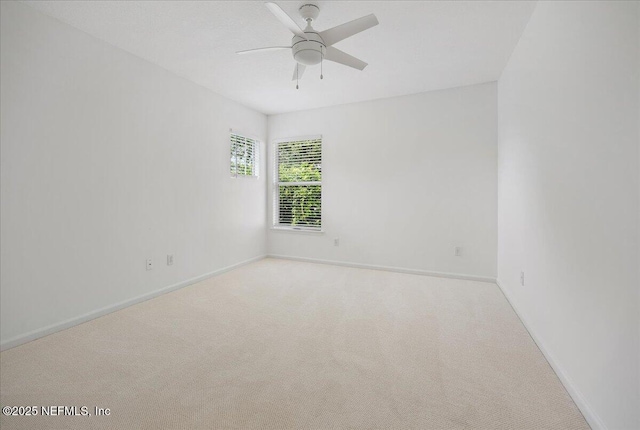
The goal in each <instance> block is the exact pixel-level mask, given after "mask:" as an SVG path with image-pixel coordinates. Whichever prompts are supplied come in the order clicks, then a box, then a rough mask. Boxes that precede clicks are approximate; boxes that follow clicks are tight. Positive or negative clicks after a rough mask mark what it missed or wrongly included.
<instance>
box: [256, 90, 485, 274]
mask: <svg viewBox="0 0 640 430" xmlns="http://www.w3.org/2000/svg"><path fill="white" fill-rule="evenodd" d="M496 115H497V105H496V85H495V83H489V84H482V85H474V86H469V87H463V88H456V89H450V90H443V91H435V92H429V93H423V94H417V95H411V96H405V97H396V98H391V99H384V100H377V101H371V102H363V103H355V104H349V105H342V106H336V107H329V108H323V109H315V110H309V111H301V112H295V113H287V114H281V115H275V116H269V141H270V142H273V140H274V139H278V138H283V137H295V136H303V135H310V134H322V136H323V203H322V204H323V208H322V216H323V227H324V230H325V234H323V235H310V234H301V233H297V232H282V231H276V230H270V231H269V235H268V244H269V253H270V254H273V255H286V256H295V257H304V258H313V259H320V260H329V261H339V262H349V263H358V264H370V265H380V266H390V267H398V268H405V269H414V270H424V271H431V272H445V273H456V274H463V275H472V276H482V277H489V278H495V274H496V240H497V226H496V224H497V182H496V181H497V178H496V176H497V174H496V171H497V129H496V127H497V125H496V124H497V118H496ZM271 149H272V148H271V146H270V150H271ZM270 165H271V164H270ZM270 173H271V174H272V172H270ZM269 179H270V180H269V183H270V185H271V180H272V176H270V177H269ZM271 191H272V190H271V188H270V192H271ZM271 201H272V199H271V198H270V199H269V202H271ZM272 213H273V211H272V208H270V210H269V216H270V219H269V224H270V225H272V218H271V217H272ZM335 238H340V245H339V246H338V247H336V246H334V239H335ZM456 246H462V247H463V256H461V257H456V256H455V255H454V248H455V247H456Z"/></svg>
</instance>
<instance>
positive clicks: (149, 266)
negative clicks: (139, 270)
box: [147, 258, 153, 270]
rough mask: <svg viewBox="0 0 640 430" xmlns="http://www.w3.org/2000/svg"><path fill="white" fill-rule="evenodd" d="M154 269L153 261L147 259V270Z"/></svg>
mask: <svg viewBox="0 0 640 430" xmlns="http://www.w3.org/2000/svg"><path fill="white" fill-rule="evenodd" d="M151 269H153V261H151V259H150V258H147V270H151Z"/></svg>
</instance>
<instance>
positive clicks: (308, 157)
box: [273, 138, 322, 230]
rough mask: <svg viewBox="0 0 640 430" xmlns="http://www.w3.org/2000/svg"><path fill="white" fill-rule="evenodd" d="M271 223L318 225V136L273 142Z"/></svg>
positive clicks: (300, 226) (312, 227)
mask: <svg viewBox="0 0 640 430" xmlns="http://www.w3.org/2000/svg"><path fill="white" fill-rule="evenodd" d="M275 147H276V151H275V157H274V162H275V168H274V174H275V178H274V182H275V187H274V205H273V207H274V212H275V213H274V225H275V226H276V227H290V228H293V229H305V230H320V229H321V228H322V139H321V138H316V139H307V140H296V141H288V142H279V143H276V145H275Z"/></svg>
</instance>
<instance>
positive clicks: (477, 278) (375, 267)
mask: <svg viewBox="0 0 640 430" xmlns="http://www.w3.org/2000/svg"><path fill="white" fill-rule="evenodd" d="M267 257H268V258H281V259H283V260H294V261H304V262H307V263H319V264H332V265H334V266H345V267H355V268H357V269H371V270H385V271H387V272H399V273H409V274H412V275H424V276H436V277H438V278H452V279H464V280H466V281H479V282H490V283H492V284H495V282H496V279H495V278H491V277H489V276H477V275H466V274H462V273H447V272H431V271H428V270H419V269H406V268H403V267H392V266H378V265H375V264H363V263H352V262H348V261H334V260H319V259H317V258H306V257H293V256H291V255H275V254H268V255H267Z"/></svg>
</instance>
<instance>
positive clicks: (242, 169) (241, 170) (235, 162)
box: [231, 133, 259, 178]
mask: <svg viewBox="0 0 640 430" xmlns="http://www.w3.org/2000/svg"><path fill="white" fill-rule="evenodd" d="M258 143H259V142H258V141H257V140H255V139H251V138H249V137H245V136H241V135H239V134H234V133H231V176H232V177H234V178H237V177H238V176H250V177H254V178H257V177H258V148H259V144H258Z"/></svg>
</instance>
